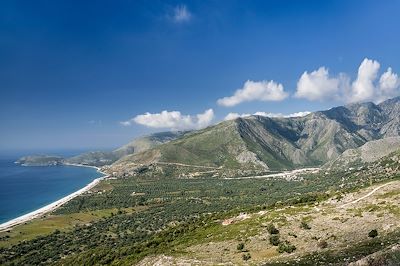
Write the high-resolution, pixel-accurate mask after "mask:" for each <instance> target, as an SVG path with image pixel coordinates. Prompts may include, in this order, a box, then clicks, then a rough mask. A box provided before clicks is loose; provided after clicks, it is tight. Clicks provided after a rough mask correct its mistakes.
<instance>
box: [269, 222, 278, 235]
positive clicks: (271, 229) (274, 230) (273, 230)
mask: <svg viewBox="0 0 400 266" xmlns="http://www.w3.org/2000/svg"><path fill="white" fill-rule="evenodd" d="M267 231H268V233H270V234H271V235H276V234H279V230H278V229H277V228H276V227H275V225H274V224H273V223H270V224H268V226H267Z"/></svg>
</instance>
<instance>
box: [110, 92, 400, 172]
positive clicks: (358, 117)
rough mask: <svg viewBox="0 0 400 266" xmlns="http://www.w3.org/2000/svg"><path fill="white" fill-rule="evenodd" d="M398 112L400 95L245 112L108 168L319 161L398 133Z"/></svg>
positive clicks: (262, 167)
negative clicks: (267, 113)
mask: <svg viewBox="0 0 400 266" xmlns="http://www.w3.org/2000/svg"><path fill="white" fill-rule="evenodd" d="M399 114H400V97H397V98H393V99H390V100H387V101H385V102H382V103H380V104H374V103H371V102H367V103H356V104H350V105H345V106H339V107H334V108H331V109H329V110H325V111H317V112H313V113H311V114H308V115H307V116H304V117H292V118H276V117H274V118H272V117H264V116H256V115H253V116H249V117H241V118H236V119H234V120H230V121H223V122H221V123H219V124H217V125H213V126H210V127H208V128H205V129H202V130H198V131H194V132H191V133H190V134H187V135H185V136H183V137H180V138H177V139H175V140H173V141H170V142H168V143H165V144H161V145H159V146H156V147H154V148H151V149H149V150H147V151H144V152H140V153H137V154H134V155H128V156H125V157H122V158H121V159H119V160H117V161H116V162H115V163H113V164H112V165H111V166H110V167H109V168H108V170H109V171H110V172H113V173H114V174H116V175H124V174H125V175H126V174H128V173H129V174H135V171H136V169H141V171H142V170H143V169H144V168H143V167H145V168H146V167H148V169H150V170H152V172H153V173H154V171H155V173H156V174H164V172H165V171H164V169H162V167H161V166H160V165H157V164H158V163H160V162H162V163H170V164H173V163H182V164H188V165H190V164H196V165H198V164H200V165H204V166H213V167H217V168H220V169H223V170H221V171H219V172H220V176H224V175H226V174H227V173H226V172H232V171H231V170H236V174H243V173H246V172H247V173H248V174H251V173H262V172H265V171H271V170H287V169H294V168H299V167H308V166H321V165H323V164H325V163H326V162H328V161H330V160H334V159H336V158H337V157H338V156H339V155H340V154H342V153H343V152H344V151H346V150H347V149H355V148H358V147H360V146H362V145H363V144H365V143H367V142H369V141H373V140H378V139H382V138H386V137H393V136H399V134H400V120H399ZM160 168H161V169H160ZM193 170H194V169H189V168H186V170H184V169H182V168H179V169H177V167H176V168H175V169H169V170H168V171H169V172H171V171H172V173H170V174H171V175H174V173H175V174H176V175H180V176H182V175H184V173H185V172H186V173H188V172H190V171H193ZM141 173H142V172H141ZM236 174H235V173H233V174H232V173H229V174H228V175H236Z"/></svg>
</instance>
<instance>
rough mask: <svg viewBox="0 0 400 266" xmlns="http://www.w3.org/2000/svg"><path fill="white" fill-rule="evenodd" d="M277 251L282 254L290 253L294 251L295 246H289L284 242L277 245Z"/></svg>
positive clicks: (288, 243)
mask: <svg viewBox="0 0 400 266" xmlns="http://www.w3.org/2000/svg"><path fill="white" fill-rule="evenodd" d="M277 250H278V252H279V253H284V252H286V253H292V252H293V251H295V250H296V247H295V245H293V244H290V242H289V241H284V242H280V243H279V245H278V249H277Z"/></svg>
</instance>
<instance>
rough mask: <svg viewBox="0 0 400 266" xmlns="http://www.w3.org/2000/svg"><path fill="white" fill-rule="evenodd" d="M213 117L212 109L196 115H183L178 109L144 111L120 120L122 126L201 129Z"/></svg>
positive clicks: (207, 124)
mask: <svg viewBox="0 0 400 266" xmlns="http://www.w3.org/2000/svg"><path fill="white" fill-rule="evenodd" d="M213 119H214V111H213V109H208V110H206V111H205V112H204V113H201V114H197V115H183V114H181V112H179V111H166V110H165V111H162V112H161V113H148V112H147V113H145V114H141V115H137V116H135V117H133V118H131V119H129V120H127V121H123V122H120V123H121V125H123V126H131V125H133V124H134V123H136V124H139V125H143V126H146V127H150V128H166V129H170V130H187V129H201V128H204V127H207V126H209V125H210V124H211V122H212V121H213Z"/></svg>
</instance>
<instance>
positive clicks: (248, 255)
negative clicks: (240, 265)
mask: <svg viewBox="0 0 400 266" xmlns="http://www.w3.org/2000/svg"><path fill="white" fill-rule="evenodd" d="M242 258H243V260H244V261H246V260H249V259H251V255H250V253H246V254H243V255H242Z"/></svg>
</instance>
